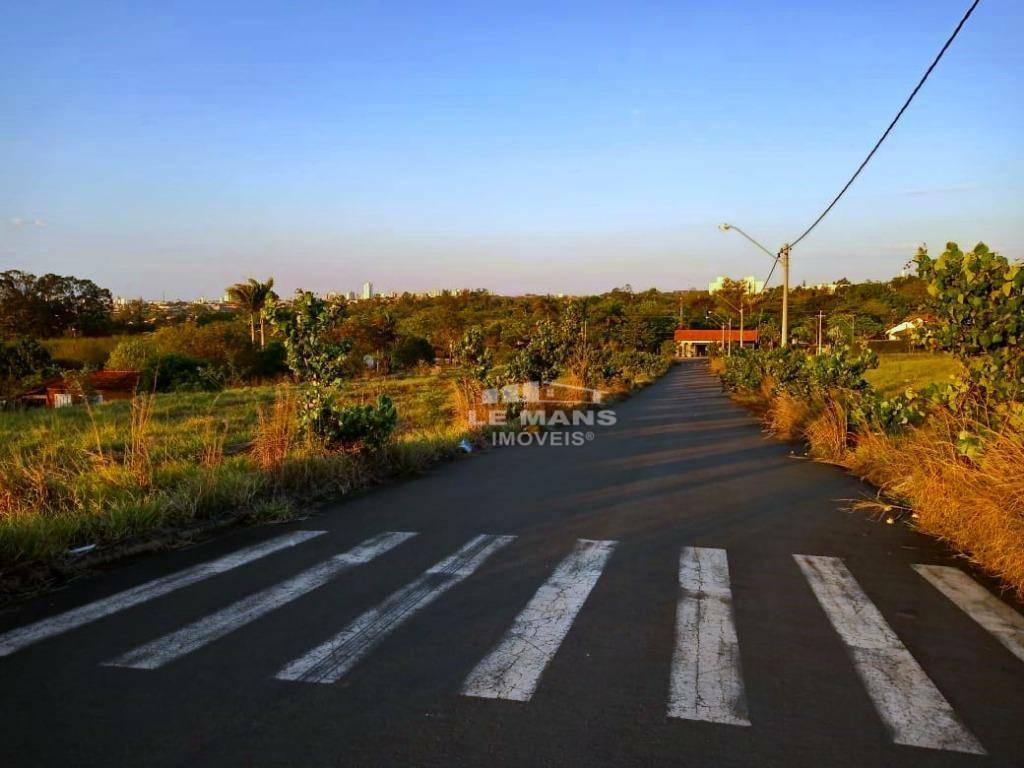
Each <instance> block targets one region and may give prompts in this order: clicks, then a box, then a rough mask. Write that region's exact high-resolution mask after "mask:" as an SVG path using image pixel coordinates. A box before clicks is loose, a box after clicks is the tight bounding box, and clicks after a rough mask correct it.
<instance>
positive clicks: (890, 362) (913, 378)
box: [864, 352, 960, 397]
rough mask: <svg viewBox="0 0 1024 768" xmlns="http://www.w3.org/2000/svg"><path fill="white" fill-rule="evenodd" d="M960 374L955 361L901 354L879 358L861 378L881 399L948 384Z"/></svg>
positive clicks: (937, 355) (933, 355)
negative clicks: (934, 385) (930, 385)
mask: <svg viewBox="0 0 1024 768" xmlns="http://www.w3.org/2000/svg"><path fill="white" fill-rule="evenodd" d="M959 372H960V364H959V363H958V362H957V361H956V359H955V358H954V357H953V356H952V355H949V354H946V353H944V352H905V353H902V352H901V353H896V354H891V355H879V357H878V367H877V368H875V369H874V370H870V371H868V372H867V373H866V374H864V378H865V379H867V382H868V384H870V385H871V386H872V387H874V388H875V391H876V392H878V394H879V395H881V396H882V397H892V396H893V395H897V394H899V393H900V392H904V391H906V390H908V389H913V390H918V391H919V390H921V389H924V388H925V387H927V386H928V385H929V384H948V383H949V382H950V381H951V380H952V378H953V377H954V376H956V375H957V374H958V373H959Z"/></svg>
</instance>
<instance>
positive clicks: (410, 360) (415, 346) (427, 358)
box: [392, 336, 434, 369]
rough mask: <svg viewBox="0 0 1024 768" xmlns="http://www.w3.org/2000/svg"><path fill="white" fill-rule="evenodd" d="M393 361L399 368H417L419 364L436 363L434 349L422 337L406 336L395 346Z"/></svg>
mask: <svg viewBox="0 0 1024 768" xmlns="http://www.w3.org/2000/svg"><path fill="white" fill-rule="evenodd" d="M392 360H394V363H395V365H396V366H397V367H399V368H407V369H408V368H415V367H416V365H417V364H419V363H432V362H434V347H433V346H432V345H431V343H430V342H429V341H427V340H426V339H424V338H423V337H422V336H406V337H404V338H402V339H401V340H400V341H399V342H398V344H397V345H395V349H394V352H393V353H392Z"/></svg>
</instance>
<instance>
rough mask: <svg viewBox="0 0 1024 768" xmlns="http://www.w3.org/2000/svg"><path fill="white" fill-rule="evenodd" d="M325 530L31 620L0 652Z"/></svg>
mask: <svg viewBox="0 0 1024 768" xmlns="http://www.w3.org/2000/svg"><path fill="white" fill-rule="evenodd" d="M325 533H326V531H294V532H292V533H288V534H285V535H284V536H278V537H277V538H274V539H270V540H268V541H264V542H261V543H259V544H255V545H253V546H251V547H246V548H245V549H240V550H238V551H236V552H232V553H231V554H228V555H225V556H223V557H219V558H217V559H216V560H210V561H209V562H205V563H199V564H198V565H193V566H192V567H190V568H186V569H184V570H181V571H178V572H176V573H171V574H168V575H167V576H161V577H160V578H158V579H153V580H152V581H147V582H145V583H143V584H139V585H138V586H135V587H132V588H130V589H126V590H124V591H123V592H118V593H117V594H114V595H111V596H109V597H105V598H103V599H101V600H96V601H94V602H91V603H87V604H86V605H82V606H79V607H78V608H73V609H72V610H70V611H65V612H64V613H60V614H57V615H56V616H51V617H49V618H46V619H42V620H40V621H37V622H35V623H34V624H29V625H27V626H24V627H19V628H17V629H13V630H11V631H10V632H7V633H6V634H4V635H0V656H6V655H8V654H11V653H14V652H15V651H18V650H20V649H22V648H24V647H26V646H28V645H32V644H33V643H37V642H39V641H40V640H45V639H47V638H49V637H53V636H55V635H60V634H63V633H65V632H68V631H70V630H72V629H75V628H77V627H80V626H82V625H84V624H90V623H92V622H94V621H96V620H98V619H102V618H103V617H104V616H109V615H110V614H112V613H117V612H119V611H124V610H126V609H128V608H132V607H134V606H136V605H139V604H141V603H145V602H148V601H150V600H153V599H155V598H158V597H163V596H164V595H166V594H169V593H171V592H174V591H175V590H178V589H182V588H183V587H187V586H189V585H191V584H195V583H196V582H199V581H202V580H204V579H208V578H210V577H211V576H216V575H218V574H221V573H224V572H225V571H230V570H232V569H233V568H238V567H239V566H242V565H245V564H246V563H251V562H252V561H254V560H259V559H260V558H261V557H266V556H267V555H271V554H273V553H274V552H277V551H279V550H282V549H286V548H288V547H293V546H295V545H296V544H301V543H303V542H304V541H308V540H309V539H313V538H316V537H317V536H323V535H324V534H325Z"/></svg>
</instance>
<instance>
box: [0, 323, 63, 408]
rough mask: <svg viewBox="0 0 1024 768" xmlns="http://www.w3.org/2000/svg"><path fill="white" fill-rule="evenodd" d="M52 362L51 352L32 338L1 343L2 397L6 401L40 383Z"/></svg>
mask: <svg viewBox="0 0 1024 768" xmlns="http://www.w3.org/2000/svg"><path fill="white" fill-rule="evenodd" d="M51 363H52V361H51V359H50V354H49V353H48V352H47V351H46V350H45V349H44V348H43V347H42V346H41V345H40V344H39V342H37V341H34V340H32V339H20V340H18V341H16V342H14V343H12V344H0V398H2V399H3V400H4V401H5V402H6V401H7V400H8V399H10V398H12V397H14V396H16V395H18V394H20V393H21V392H22V391H24V390H25V389H26V387H28V386H31V385H33V384H36V383H38V382H39V381H40V380H41V379H42V377H43V376H45V375H46V373H47V372H48V371H49V370H50V367H51Z"/></svg>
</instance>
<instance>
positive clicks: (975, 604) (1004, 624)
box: [914, 565, 1024, 661]
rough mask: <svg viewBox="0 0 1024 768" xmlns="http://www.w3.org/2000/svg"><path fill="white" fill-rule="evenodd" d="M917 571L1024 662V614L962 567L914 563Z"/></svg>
mask: <svg viewBox="0 0 1024 768" xmlns="http://www.w3.org/2000/svg"><path fill="white" fill-rule="evenodd" d="M914 570H915V571H917V572H918V573H919V574H921V575H922V576H923V577H924V578H926V579H927V580H928V581H929V582H931V584H932V586H934V587H935V588H936V589H938V590H939V591H940V592H941V593H942V594H944V595H945V596H946V597H948V598H949V599H950V600H952V601H953V602H954V603H955V604H956V606H957V607H958V608H960V610H962V611H963V612H964V613H966V614H967V615H968V616H970V617H971V618H972V619H974V620H975V621H976V622H978V624H980V625H981V626H982V627H984V628H985V629H987V630H988V631H989V632H991V633H992V635H993V636H995V638H996V640H998V641H999V642H1000V643H1002V644H1003V645H1005V646H1006V647H1007V649H1008V650H1009V651H1010V653H1012V654H1013V655H1014V656H1016V657H1017V658H1018V659H1020V660H1021V661H1024V616H1021V615H1020V614H1019V613H1017V612H1016V611H1015V610H1013V608H1011V607H1010V606H1008V605H1007V604H1006V603H1004V602H1003V601H1001V600H1000V599H999V598H997V597H996V596H995V595H993V594H992V593H990V592H989V591H988V590H987V589H985V588H984V587H983V586H981V584H979V583H978V582H976V581H975V580H974V579H972V578H971V577H970V576H968V575H967V574H966V573H964V572H963V571H961V570H960V569H959V568H950V567H949V566H945V565H915V566H914Z"/></svg>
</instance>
